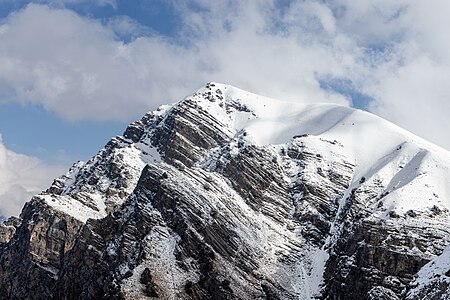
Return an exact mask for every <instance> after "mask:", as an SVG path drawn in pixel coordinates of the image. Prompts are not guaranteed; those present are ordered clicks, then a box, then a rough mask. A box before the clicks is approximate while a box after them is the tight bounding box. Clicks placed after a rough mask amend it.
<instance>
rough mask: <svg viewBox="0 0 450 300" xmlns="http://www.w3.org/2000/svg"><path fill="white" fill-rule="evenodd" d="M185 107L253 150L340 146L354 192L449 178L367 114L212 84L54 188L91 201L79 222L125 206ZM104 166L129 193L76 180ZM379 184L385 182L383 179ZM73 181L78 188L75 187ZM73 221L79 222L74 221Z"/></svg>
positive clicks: (398, 132) (415, 141)
mask: <svg viewBox="0 0 450 300" xmlns="http://www.w3.org/2000/svg"><path fill="white" fill-rule="evenodd" d="M186 101H193V102H195V103H196V104H197V108H195V109H194V113H196V114H205V113H206V114H209V115H211V116H212V117H213V118H214V119H215V120H216V121H218V122H220V123H221V124H222V126H223V127H222V128H221V130H223V131H227V132H228V133H229V134H230V135H231V136H234V137H236V136H237V135H239V133H242V132H245V137H244V139H245V140H246V141H247V143H250V144H254V145H261V146H262V145H283V144H286V143H288V142H289V141H290V140H291V139H292V138H294V137H296V136H306V135H310V136H315V137H316V139H315V141H317V140H319V141H322V140H323V141H329V142H337V143H339V144H340V145H342V151H341V152H342V153H341V154H342V155H344V156H345V157H346V158H347V160H348V161H350V162H351V163H353V164H355V166H356V168H355V172H354V183H353V185H355V186H357V185H358V184H357V182H358V181H359V180H360V178H363V177H364V178H365V179H366V180H370V179H371V178H372V177H373V176H376V177H377V178H378V177H379V176H381V175H380V174H385V175H386V177H388V178H394V177H395V174H398V176H397V177H396V178H395V180H393V181H392V182H391V181H389V182H386V183H385V184H387V185H388V187H387V190H386V191H385V192H392V191H393V190H394V189H395V188H396V187H399V186H402V187H404V186H405V185H407V183H408V182H409V181H411V180H412V179H414V178H415V176H413V177H414V178H409V179H408V178H406V177H407V176H406V175H405V176H406V177H402V176H401V172H400V173H399V172H398V171H399V168H402V167H403V166H409V167H410V168H414V169H417V170H419V169H420V168H421V166H423V165H424V164H429V165H430V167H432V166H438V167H436V168H432V170H430V171H431V172H433V173H436V177H440V178H443V177H442V176H445V175H447V174H449V170H448V169H447V168H444V167H439V166H445V164H446V163H445V162H446V161H450V153H449V152H448V151H446V150H444V149H442V148H440V147H438V146H436V145H434V144H431V143H429V142H427V141H425V140H424V139H422V138H419V137H417V136H415V135H413V134H412V133H410V132H408V131H406V130H404V129H402V128H400V127H398V126H396V125H394V124H392V123H390V122H388V121H386V120H384V119H382V118H379V117H377V116H375V115H373V114H370V113H368V112H365V111H361V110H358V109H353V108H350V107H345V106H339V105H335V104H308V103H307V99H299V102H296V103H292V102H284V101H280V100H275V99H271V98H267V97H263V96H259V95H256V94H253V93H250V92H247V91H244V90H241V89H239V88H236V87H233V86H230V85H226V84H221V83H216V82H211V83H208V84H207V85H206V86H205V87H202V88H200V89H199V90H198V91H197V92H195V93H194V94H193V95H191V96H188V97H186V98H185V99H184V100H182V101H180V102H178V103H176V104H173V105H166V106H162V107H160V108H159V109H158V110H156V111H154V112H150V113H148V114H146V116H145V117H144V118H143V120H144V119H145V120H146V121H145V122H148V124H143V123H142V122H143V120H140V121H137V122H135V123H134V124H132V125H130V126H138V127H139V130H142V131H144V132H145V133H144V134H143V136H142V137H141V138H140V140H137V141H132V140H130V139H129V138H127V137H123V136H118V137H115V138H113V139H112V141H111V142H110V143H108V145H109V147H108V145H107V148H105V149H102V150H101V151H100V152H99V154H98V155H96V156H95V157H94V158H92V159H91V160H90V161H88V162H87V163H85V164H78V165H75V166H74V167H73V168H72V170H71V171H69V172H68V173H67V174H66V175H65V176H63V177H61V178H60V179H58V180H57V181H56V183H58V182H59V185H61V184H62V185H63V186H65V187H66V188H64V191H63V193H62V194H63V195H66V196H67V195H71V194H74V193H78V192H83V193H85V194H86V193H91V194H92V195H93V196H92V197H91V198H92V204H93V207H94V212H93V213H92V214H87V215H86V216H82V217H81V218H82V219H83V220H86V219H87V218H88V217H92V218H98V217H103V216H105V215H106V213H107V210H108V209H107V207H111V205H112V204H111V203H113V204H114V207H117V206H119V205H120V204H121V203H122V202H123V201H124V199H125V198H126V196H125V195H126V194H130V193H131V192H132V190H133V188H134V186H135V184H136V183H137V180H138V178H139V176H140V173H141V171H142V169H143V168H144V166H145V165H146V164H147V163H151V162H154V161H159V160H160V158H159V153H158V151H160V150H159V149H158V147H157V146H155V145H153V144H152V141H151V139H152V134H153V132H154V130H155V128H156V127H157V126H164V120H165V118H167V116H168V115H170V114H171V113H172V112H173V110H175V109H177V108H178V107H180V106H182V105H183V103H184V102H186ZM199 109H201V111H200V110H199ZM149 120H150V121H149ZM157 120H159V121H157ZM317 138H318V139H317ZM307 140H308V139H307ZM309 140H310V141H309V142H310V143H312V144H314V143H316V142H314V141H313V140H312V139H309ZM305 142H307V141H306V140H305ZM153 143H154V142H153ZM319 144H323V143H319ZM316 146H317V147H320V151H327V149H326V144H323V145H321V146H319V145H316ZM105 153H108V154H105ZM105 160H108V161H109V163H117V164H118V166H119V168H120V169H121V170H122V171H121V172H124V173H126V174H127V175H126V176H125V177H126V178H127V179H123V178H122V181H123V182H122V183H121V184H123V183H124V182H125V186H126V187H119V188H118V189H116V188H117V186H115V187H114V185H117V178H115V179H112V178H110V176H108V175H105V174H97V175H96V176H92V175H90V179H91V183H92V182H96V183H95V184H93V185H91V184H89V182H88V183H87V184H86V182H85V181H86V180H87V179H86V180H85V181H83V180H80V178H78V177H77V176H80V174H81V173H85V174H90V173H92V172H93V171H94V170H97V171H99V168H98V166H101V165H105ZM100 168H101V167H100ZM103 173H105V171H103ZM403 173H405V172H403ZM416 173H417V174H420V172H416ZM437 173H439V174H437ZM410 174H411V173H410V172H409V173H408V175H409V176H411V175H410ZM423 175H424V176H433V175H432V174H430V172H424V174H423ZM86 176H87V175H86ZM97 177H98V178H97ZM379 179H380V180H382V181H386V180H387V179H383V178H382V177H381V178H379ZM76 180H77V184H75V185H74V182H75V181H76ZM408 180H409V181H408ZM80 181H81V184H82V186H80ZM111 185H113V186H111ZM119 185H120V184H119ZM445 190H446V188H442V192H446V191H445ZM433 193H435V192H433ZM433 193H432V194H433ZM413 194H415V193H413ZM438 194H439V193H438ZM119 195H120V196H119ZM41 197H42V198H44V199H47V200H50V198H51V197H50V198H49V196H46V195H42V196H41ZM88 197H89V196H88ZM54 198H55V197H54ZM54 198H52V199H51V201H47V202H48V203H49V204H50V205H52V206H54V207H55V208H59V209H63V210H64V208H63V207H62V206H66V207H67V206H68V205H69V206H70V204H69V203H71V202H72V201H74V200H72V199H66V200H64V198H62V199H63V200H62V201H63V202H68V203H64V204H62V203H60V202H59V201H57V200H55V199H54ZM105 202H106V204H105ZM55 203H56V204H55ZM108 203H109V204H108ZM419 206H420V204H419ZM448 206H450V205H448V204H446V205H445V207H446V208H448ZM109 210H110V209H109ZM68 211H70V209H68ZM75 217H80V215H79V214H76V216H75Z"/></svg>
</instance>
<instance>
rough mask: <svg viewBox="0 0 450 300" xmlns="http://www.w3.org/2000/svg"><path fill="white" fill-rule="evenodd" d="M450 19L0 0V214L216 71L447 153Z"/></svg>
mask: <svg viewBox="0 0 450 300" xmlns="http://www.w3.org/2000/svg"><path fill="white" fill-rule="evenodd" d="M448 16H450V2H448V1H446V0H429V1H419V0H398V1H391V0H372V1H368V0H367V1H366V0H361V1H351V0H329V1H325V0H321V1H312V0H302V1H300V0H254V1H238V0H222V1H219V0H218V1H207V0H135V1H125V0H89V1H88V0H53V1H52V0H50V1H44V0H37V1H23V0H0V134H1V137H2V138H1V140H0V215H2V214H3V215H11V214H18V213H19V211H20V206H21V205H22V204H23V203H24V202H25V201H27V200H28V199H29V195H31V194H33V193H36V192H37V191H39V190H42V189H45V188H46V187H47V186H48V185H49V184H50V183H51V181H52V179H53V178H55V177H57V176H58V175H60V174H62V173H64V172H65V170H67V168H68V167H69V166H70V165H71V164H72V163H73V162H76V161H78V160H87V159H88V158H89V157H90V156H92V155H94V154H95V153H96V152H97V151H98V150H99V149H100V148H101V147H102V146H103V145H104V144H105V143H106V142H107V141H108V140H109V138H110V137H112V136H114V135H117V134H121V133H122V132H123V130H124V128H125V127H126V125H127V124H128V123H130V122H131V121H133V120H135V119H138V118H139V117H140V116H142V115H143V114H144V113H145V112H147V111H149V110H153V109H155V108H156V107H157V106H158V105H160V104H165V103H173V102H176V101H178V100H181V99H183V98H184V97H185V96H187V95H189V94H191V93H193V92H194V91H196V90H197V89H198V88H199V87H201V86H203V85H204V84H205V83H206V82H209V81H218V82H223V83H228V84H231V85H234V86H237V87H239V88H242V89H246V90H249V91H251V92H254V93H259V94H262V95H265V96H269V97H272V98H277V99H282V100H286V101H301V102H310V103H317V102H332V103H338V104H342V105H349V106H353V107H357V108H361V109H365V110H368V111H370V112H373V113H375V114H377V115H379V116H381V117H383V118H386V119H388V120H390V121H392V122H394V123H396V124H397V125H399V126H402V127H404V128H406V129H407V130H409V131H412V132H413V133H415V134H417V135H419V136H421V137H423V138H425V139H428V140H430V141H432V142H434V143H436V144H438V145H440V146H441V147H443V148H446V149H450V139H449V138H448V137H449V135H448V133H447V129H448V128H450V118H448V117H447V114H449V113H450V101H449V97H450V84H449V82H448V81H449V78H450V31H449V30H448V28H450V18H449V17H448ZM12 162H14V164H12ZM35 174H40V175H39V176H35ZM35 177H39V180H37V179H36V178H35Z"/></svg>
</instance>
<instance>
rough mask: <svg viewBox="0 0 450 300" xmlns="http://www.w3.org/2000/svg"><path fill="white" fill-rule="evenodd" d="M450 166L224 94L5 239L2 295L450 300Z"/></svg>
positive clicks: (211, 95) (445, 159) (78, 169)
mask: <svg viewBox="0 0 450 300" xmlns="http://www.w3.org/2000/svg"><path fill="white" fill-rule="evenodd" d="M449 161H450V154H449V153H448V152H446V151H444V150H442V149H440V148H438V147H436V146H434V145H431V144H429V143H427V142H425V141H423V140H421V139H419V138H417V137H415V136H413V135H411V134H410V133H408V132H405V131H403V130H401V129H399V128H397V127H395V126H394V125H392V124H390V123H388V122H386V121H384V120H381V119H379V118H377V117H375V116H373V115H370V114H368V113H365V112H362V111H357V110H353V109H350V108H345V107H339V106H334V105H301V104H290V103H283V102H279V101H275V100H270V99H266V98H263V97H259V96H256V95H253V94H250V93H247V92H244V91H241V90H238V89H236V88H233V87H230V86H226V85H222V84H215V83H210V84H208V85H207V86H206V87H204V88H202V89H200V90H199V91H198V92H197V93H195V94H194V95H192V96H190V97H187V98H186V99H184V100H183V101H181V102H179V103H177V104H175V105H171V106H164V107H161V108H159V109H158V110H157V111H155V112H151V113H148V114H146V115H145V116H144V117H143V118H142V119H141V120H139V121H137V122H135V123H133V124H131V125H130V126H129V127H128V128H127V129H126V131H125V133H124V135H123V136H120V137H115V138H113V139H112V140H111V141H110V142H109V143H108V144H107V145H106V146H105V148H104V149H102V150H101V151H100V152H99V153H98V154H97V155H96V156H95V157H93V158H92V159H91V160H89V161H88V162H86V163H81V162H80V163H77V164H75V165H74V166H73V167H72V168H71V169H70V170H69V172H68V173H67V174H66V175H64V176H62V177H60V178H58V179H56V180H55V182H54V183H53V185H52V186H51V187H50V188H49V189H48V190H47V191H46V192H44V193H42V194H40V195H37V196H35V197H34V198H33V199H32V200H31V201H30V202H28V203H27V204H26V205H25V207H24V208H23V211H22V213H21V215H20V219H10V220H8V221H7V222H5V223H4V224H2V225H1V226H0V296H1V298H2V299H23V298H29V299H147V298H150V299H151V298H154V299H251V298H255V299H404V298H407V299H423V297H428V298H427V299H446V297H449V295H450V293H449V292H448V291H447V289H448V287H449V286H450V279H449V280H448V279H447V277H448V274H447V273H449V272H448V270H447V269H446V268H447V267H448V268H449V269H450V264H447V263H446V261H447V260H446V259H447V256H448V255H447V252H448V251H444V249H445V248H446V246H447V245H448V244H449V240H450V235H449V232H448V231H449V230H448V229H447V224H448V222H449V221H450V214H449V208H450V203H449V199H450V182H447V181H448V180H446V179H447V178H450V177H449V175H450V171H449V169H450V167H449ZM448 278H450V277H448Z"/></svg>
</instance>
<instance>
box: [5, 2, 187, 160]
mask: <svg viewBox="0 0 450 300" xmlns="http://www.w3.org/2000/svg"><path fill="white" fill-rule="evenodd" d="M30 2H31V1H0V18H2V19H4V18H6V17H7V16H8V15H9V14H11V13H13V12H15V11H19V10H21V9H24V8H25V7H26V6H27V5H28V4H29V3H30ZM36 3H42V2H41V1H37V2H36ZM114 3H115V4H114V5H110V4H108V3H105V4H104V5H103V4H102V5H93V4H92V3H90V2H88V3H80V4H76V3H66V4H64V5H62V4H59V3H50V4H49V5H50V6H52V7H58V8H60V7H64V8H66V9H70V10H73V11H75V12H77V13H78V14H80V15H81V16H85V17H87V18H94V19H98V20H100V21H101V22H107V21H108V20H109V19H111V18H113V17H117V16H127V17H129V18H131V19H133V20H135V21H136V22H138V23H139V24H141V25H142V26H145V27H148V28H149V29H151V30H154V31H156V32H157V33H158V34H161V35H164V36H168V37H172V36H174V35H175V33H176V28H177V27H178V26H180V24H179V22H178V21H177V17H176V15H175V14H174V11H173V9H172V7H171V5H170V4H168V3H169V2H168V1H163V0H143V1H142V0H139V1H117V2H114ZM120 38H122V39H123V40H124V41H129V40H130V39H131V38H133V37H132V36H129V35H124V36H120ZM6 100H7V99H6ZM144 113H145V111H143V112H142V114H144ZM138 117H139V115H138V114H136V115H134V116H127V118H125V121H119V122H118V121H100V122H99V121H86V120H82V121H68V120H65V119H64V118H61V117H60V116H58V115H57V114H55V113H54V112H51V111H48V110H46V109H44V108H43V107H42V105H39V104H38V105H23V104H18V103H5V104H0V133H1V134H2V136H3V143H4V144H5V146H6V147H8V148H9V149H11V150H13V151H15V152H18V153H23V154H26V155H31V156H35V157H38V158H40V159H42V160H44V161H45V162H47V163H49V164H64V165H68V164H71V163H73V162H75V161H78V160H86V159H88V158H89V157H91V156H92V155H94V154H95V153H96V152H97V151H98V150H99V149H101V148H102V147H103V145H104V144H105V143H106V142H107V141H108V140H109V139H110V138H111V137H112V136H114V135H118V134H121V133H122V132H123V130H124V128H125V127H126V125H127V124H128V123H129V122H131V121H133V120H134V119H135V118H138Z"/></svg>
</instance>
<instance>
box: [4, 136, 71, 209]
mask: <svg viewBox="0 0 450 300" xmlns="http://www.w3.org/2000/svg"><path fill="white" fill-rule="evenodd" d="M62 172H63V168H62V167H59V166H48V165H46V164H44V163H43V162H41V161H40V160H39V159H37V158H34V157H30V156H26V155H22V154H18V153H15V152H13V151H11V150H8V149H6V148H5V146H4V145H3V142H2V139H1V135H0V215H3V216H6V217H8V216H11V215H18V214H19V213H20V210H21V208H22V206H23V204H24V203H25V202H26V201H28V200H30V198H31V196H32V195H34V194H37V193H39V192H41V191H42V190H44V189H46V188H47V187H49V186H50V184H51V182H52V180H53V178H56V177H57V176H58V175H60V174H62Z"/></svg>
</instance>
